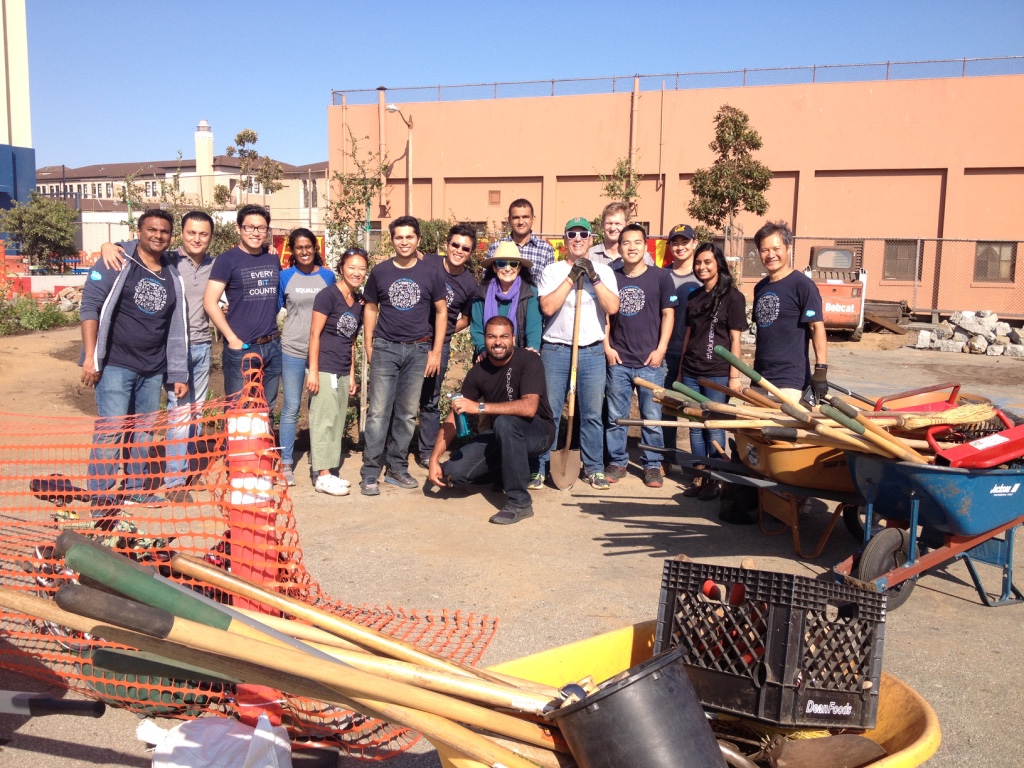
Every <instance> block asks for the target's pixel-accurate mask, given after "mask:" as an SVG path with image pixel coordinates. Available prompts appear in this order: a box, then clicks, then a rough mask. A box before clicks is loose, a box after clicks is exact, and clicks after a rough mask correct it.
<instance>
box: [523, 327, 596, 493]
mask: <svg viewBox="0 0 1024 768" xmlns="http://www.w3.org/2000/svg"><path fill="white" fill-rule="evenodd" d="M540 359H541V361H542V362H543V363H544V375H545V376H544V377H545V378H546V379H547V385H548V402H549V403H550V404H551V410H552V412H553V413H554V416H555V439H554V440H553V441H552V443H551V448H550V451H553V450H555V449H556V448H557V447H558V445H557V443H558V424H559V422H560V421H561V420H562V406H563V405H564V404H565V396H566V394H568V392H569V373H570V371H571V369H572V347H570V346H569V345H568V344H565V345H562V344H549V343H547V342H545V343H544V344H543V345H542V346H541V350H540ZM606 367H607V365H606V363H605V358H604V346H603V345H602V344H601V343H600V342H598V343H597V344H592V345H590V346H589V347H580V354H579V362H578V364H577V371H576V392H577V395H578V397H579V410H578V412H577V413H576V419H577V421H579V423H580V455H581V458H582V459H583V471H584V472H586V474H587V475H592V474H594V473H595V472H604V429H603V427H602V425H601V401H602V400H603V399H604V379H605V369H606ZM571 438H572V435H569V439H571ZM550 451H549V452H548V453H545V454H544V455H543V456H541V457H540V462H539V466H538V471H539V472H540V473H541V474H542V475H544V474H547V468H548V461H549V458H550Z"/></svg>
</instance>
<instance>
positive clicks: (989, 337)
mask: <svg viewBox="0 0 1024 768" xmlns="http://www.w3.org/2000/svg"><path fill="white" fill-rule="evenodd" d="M912 346H914V348H916V349H934V350H938V351H939V352H963V353H965V354H972V355H987V356H989V357H994V356H997V355H1003V356H1005V357H1022V358H1024V328H1014V327H1012V326H1011V325H1010V324H1009V323H1007V322H1003V321H1001V320H1000V319H999V315H997V314H996V313H995V312H992V311H989V310H981V311H978V312H968V311H964V312H954V313H953V314H952V315H951V316H950V318H949V320H943V321H942V322H941V323H939V324H938V325H936V326H933V327H932V328H930V329H927V328H926V329H921V330H919V331H918V332H917V341H916V342H915V343H914V344H913V345H912Z"/></svg>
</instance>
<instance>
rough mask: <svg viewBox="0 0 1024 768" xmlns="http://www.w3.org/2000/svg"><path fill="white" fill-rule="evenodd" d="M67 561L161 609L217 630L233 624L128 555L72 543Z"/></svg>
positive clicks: (125, 592) (228, 618) (129, 595)
mask: <svg viewBox="0 0 1024 768" xmlns="http://www.w3.org/2000/svg"><path fill="white" fill-rule="evenodd" d="M64 562H66V563H67V564H68V567H69V568H71V569H72V570H75V571H78V572H79V573H81V574H84V575H85V576H88V577H89V578H90V579H93V580H95V581H98V582H99V583H100V584H103V585H104V586H106V587H109V588H110V589H113V590H114V591H116V592H118V593H120V594H122V595H125V596H127V597H130V598H132V599H133V600H137V601H138V602H140V603H145V604H146V605H149V606H152V607H153V608H157V609H159V610H161V611H166V612H167V613H170V614H172V615H175V616H180V617H181V618H183V619H188V620H189V621H195V622H197V623H199V624H206V625H207V626H211V627H216V628H217V629H223V630H227V628H228V626H229V625H230V624H231V617H230V616H228V615H227V614H226V613H224V612H222V611H220V610H218V609H217V608H215V607H213V606H210V605H205V604H204V603H201V602H199V601H198V600H191V599H185V598H184V596H183V595H182V593H180V592H179V591H178V590H176V589H175V588H174V587H172V586H170V585H169V584H166V583H164V582H162V581H158V580H157V579H154V578H152V577H151V575H149V574H143V573H139V572H138V571H137V570H136V569H135V568H134V567H133V564H132V562H131V561H130V560H129V559H128V558H127V557H123V556H122V555H119V554H117V553H115V552H112V551H110V550H108V549H106V548H105V547H103V548H100V549H97V548H95V547H92V546H87V545H80V544H73V545H72V546H71V548H70V549H69V550H68V552H67V554H66V555H65V556H64Z"/></svg>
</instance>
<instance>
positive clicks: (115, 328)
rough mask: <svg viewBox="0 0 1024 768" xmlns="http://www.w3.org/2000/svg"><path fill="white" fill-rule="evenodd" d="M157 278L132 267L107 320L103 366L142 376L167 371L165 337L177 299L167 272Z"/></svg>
mask: <svg viewBox="0 0 1024 768" xmlns="http://www.w3.org/2000/svg"><path fill="white" fill-rule="evenodd" d="M161 261H162V262H163V264H164V269H162V270H161V271H160V273H159V275H156V274H153V273H152V272H150V271H148V270H146V269H144V268H143V267H140V266H138V265H137V264H134V262H129V263H130V264H132V265H133V266H132V269H131V271H130V272H129V273H128V276H127V277H126V278H125V282H124V288H123V289H122V290H121V296H120V298H119V300H118V302H117V308H116V309H115V310H114V313H113V315H111V319H110V347H109V351H108V353H107V358H106V365H116V366H117V367H118V368H127V369H128V370H130V371H135V373H138V374H139V375H141V376H152V375H153V374H155V373H160V372H161V371H165V370H167V334H168V333H170V329H171V318H172V317H173V316H174V312H175V309H176V308H177V304H178V299H177V296H176V295H175V293H174V285H173V284H172V283H171V281H172V280H174V277H172V276H171V272H170V270H169V269H167V259H166V258H164V259H161Z"/></svg>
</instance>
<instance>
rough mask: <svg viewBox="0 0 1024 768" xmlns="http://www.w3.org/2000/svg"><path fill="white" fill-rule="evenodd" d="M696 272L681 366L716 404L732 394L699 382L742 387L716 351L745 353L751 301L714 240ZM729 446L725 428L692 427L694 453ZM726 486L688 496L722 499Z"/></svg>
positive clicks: (709, 486) (698, 254)
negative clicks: (742, 349)
mask: <svg viewBox="0 0 1024 768" xmlns="http://www.w3.org/2000/svg"><path fill="white" fill-rule="evenodd" d="M693 274H694V275H696V276H697V279H698V280H700V282H701V285H700V287H699V288H694V289H693V291H691V292H690V294H689V297H688V298H687V301H686V335H685V336H684V338H683V356H682V363H681V365H680V373H681V381H682V382H683V384H685V385H686V386H688V387H689V388H690V389H694V390H697V391H698V392H700V393H701V394H702V395H704V396H705V397H707V398H709V399H710V400H712V401H714V402H716V403H724V402H726V400H728V396H727V395H725V394H723V393H721V392H718V391H717V390H714V389H711V388H710V387H705V386H701V385H700V384H698V383H697V379H698V378H707V379H710V380H711V381H713V382H715V383H716V384H721V385H723V386H728V387H729V388H730V389H737V390H738V389H739V383H740V382H739V373H738V372H737V371H736V369H735V368H733V367H732V366H730V365H729V364H728V363H727V362H725V361H724V360H722V359H721V358H720V357H718V355H716V354H715V352H714V350H715V346H717V345H721V346H723V347H725V348H727V349H728V350H729V351H731V352H732V353H733V354H734V355H736V357H739V356H740V334H741V333H742V332H743V331H744V330H745V329H746V327H747V303H746V300H745V299H744V298H743V294H742V293H740V292H739V290H738V289H737V288H736V286H735V285H734V283H733V279H732V274H731V273H730V272H729V265H728V263H727V262H726V260H725V254H723V253H722V249H721V248H719V247H718V246H717V245H715V244H714V243H703V244H701V245H699V246H698V247H697V250H696V251H695V252H694V256H693ZM716 442H717V443H718V445H720V446H724V445H725V432H724V431H723V430H720V429H696V428H692V427H691V429H690V452H691V453H692V454H693V455H694V456H719V457H720V458H724V457H721V456H720V454H719V453H718V451H717V450H716V449H715V446H714V444H715V443H716ZM721 492H722V487H721V485H720V484H719V483H718V482H717V481H715V480H708V479H707V478H704V481H703V483H701V484H700V485H697V484H696V483H695V484H694V485H691V486H690V487H689V488H687V489H686V490H685V491H683V495H685V496H691V497H692V496H696V497H698V498H700V499H703V500H705V501H709V500H711V499H716V498H718V496H719V495H721Z"/></svg>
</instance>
